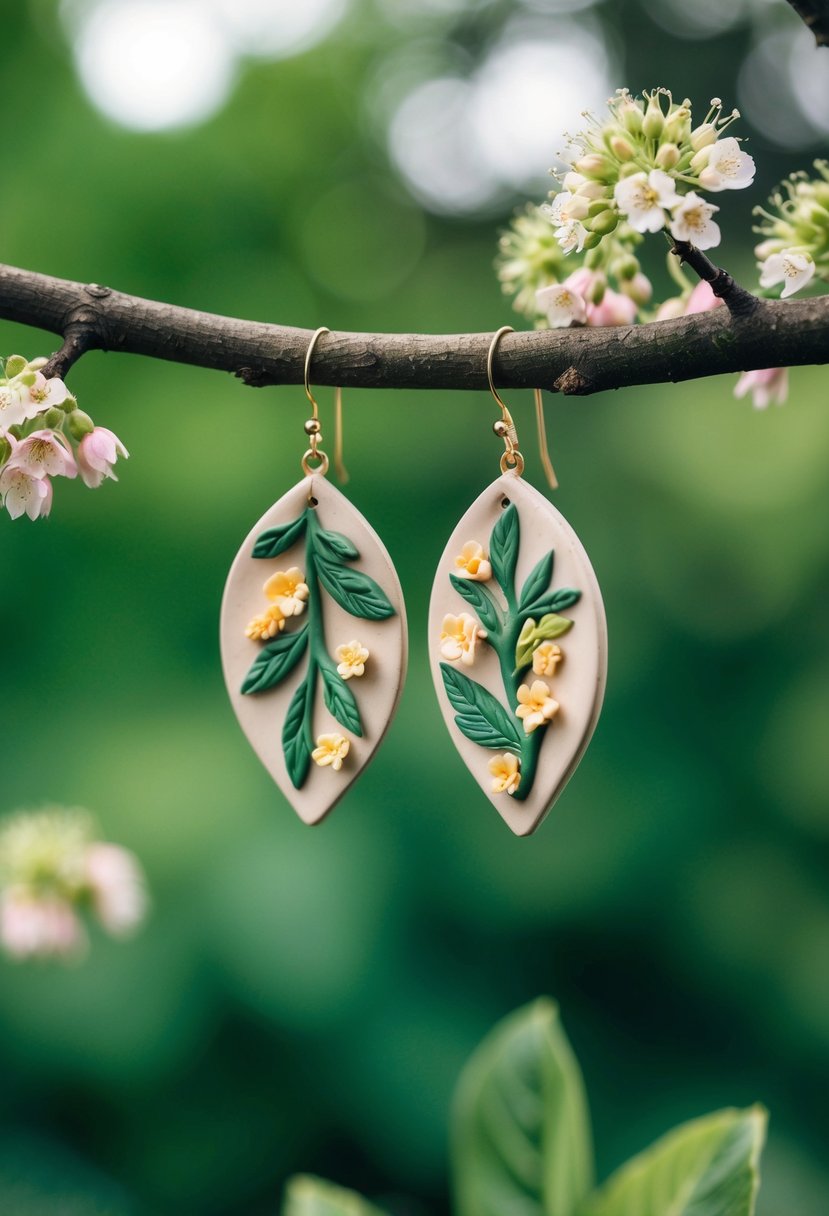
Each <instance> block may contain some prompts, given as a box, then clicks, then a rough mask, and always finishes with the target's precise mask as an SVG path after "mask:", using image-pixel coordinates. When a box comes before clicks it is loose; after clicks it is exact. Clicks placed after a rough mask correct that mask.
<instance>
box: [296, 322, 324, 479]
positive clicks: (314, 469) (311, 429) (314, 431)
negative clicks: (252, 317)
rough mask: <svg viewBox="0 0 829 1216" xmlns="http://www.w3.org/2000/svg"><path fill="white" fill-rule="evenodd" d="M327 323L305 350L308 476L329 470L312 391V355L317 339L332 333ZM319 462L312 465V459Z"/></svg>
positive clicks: (304, 465) (305, 466) (305, 465)
mask: <svg viewBox="0 0 829 1216" xmlns="http://www.w3.org/2000/svg"><path fill="white" fill-rule="evenodd" d="M330 332H331V331H330V329H328V328H327V327H326V326H325V325H321V326H320V327H319V329H317V330H315V331H314V333H313V334H312V336H311V341H310V342H309V343H308V349H307V350H306V352H305V376H304V382H305V396H306V397H307V398H308V400H309V401H310V403H311V417H310V418H309V419H308V420H307V422H306V423H305V434H306V435H308V437H309V439H310V442H311V446H310V447H309V449H308V451H307V452H306V453H305V455H304V456H303V457H302V471H303V473H304V474H305V476H306V477H310V476H311V474H312V473H319V475H320V477H324V476H325V474H326V473H327V472H328V457H327V456H326V454H325V452H323V451H322V450H321V449H320V448H319V445H320V443H321V442H322V431H321V430H320V417H319V406H318V405H317V401H316V398H315V396H314V394H313V393H312V392H311V356H312V355H313V353H314V347H315V346H316V344H317V339H318V338H320V337H321V335H322V334H328V333H330ZM312 460H313V461H315V462H317V463H316V464H314V465H313V466H312V464H311V461H312Z"/></svg>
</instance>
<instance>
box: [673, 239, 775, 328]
mask: <svg viewBox="0 0 829 1216" xmlns="http://www.w3.org/2000/svg"><path fill="white" fill-rule="evenodd" d="M671 253H673V254H675V255H676V257H678V258H679V261H680V263H686V264H687V265H688V266H690V267H691V269H692V270H693V272H694V274H696V275H698V276H699V277H700V278H701V279H704V280H705V282H706V283H709V284H710V285H711V290H712V291H713V293H714V295H715V296H719V298H720V299H721V300H722V302H723V304H725V306H726V308H727V309H728V311H729V312H730V313H731V315H732V317H750V316H751V314H752V313H753V312H754V311H755V309H756V308H757V307H758V306H759V304H760V301H759V300H758V298H757V296H755V295H752V293H751V292H750V291H746V289H745V287H741V286H740V284H739V283H738V282H737V281H736V280H735V279H733V278H732V277H731V275H730V274H729V273H728V271H727V270H723V269H722V268H721V267H719V266H715V265H714V263H713V262H712V261H711V259H710V258H709V257H708V255H707V254H705V253H703V252H702V250H701V249H697V247H696V245H692V244H691V242H690V241H677V240H674V239H673V238H671Z"/></svg>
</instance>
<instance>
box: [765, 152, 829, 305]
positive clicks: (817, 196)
mask: <svg viewBox="0 0 829 1216" xmlns="http://www.w3.org/2000/svg"><path fill="white" fill-rule="evenodd" d="M814 167H815V170H816V173H817V176H816V177H812V178H810V177H809V175H808V174H807V173H803V172H801V173H793V174H792V175H791V176H790V177H788V178H786V180H785V181H783V182H781V183H780V185H779V186H778V187H777V189H776V190H775V191H774V192H773V194H772V196H771V198H770V199H769V201H768V205H767V206H765V207H755V208H754V214H755V216H756V217H757V219H758V221H759V222H758V223H757V224H756V226H755V228H754V231H755V232H756V233H758V234H759V235H760V236H762V237H763V240H762V241H761V242H760V243H759V245H757V246H756V248H755V250H754V253H755V256H756V258H757V263H758V267H759V270H760V286H761V287H764V288H772V287H776V286H777V284H782V290H781V291H780V294H781V296H782V297H783V298H784V299H785V298H786V297H787V296H790V295H792V294H793V293H794V292H796V291H799V290H800V288H801V287H805V286H806V284H807V283H808V282H809V281H810V280H811V279H812V278H813V277H815V276H816V277H818V278H821V279H824V280H829V161H825V160H816V161H815V162H814Z"/></svg>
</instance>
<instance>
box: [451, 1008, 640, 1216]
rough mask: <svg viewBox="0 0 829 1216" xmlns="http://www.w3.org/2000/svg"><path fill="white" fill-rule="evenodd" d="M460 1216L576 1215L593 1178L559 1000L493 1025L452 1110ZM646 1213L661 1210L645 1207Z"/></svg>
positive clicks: (579, 1085) (582, 1103) (582, 1101)
mask: <svg viewBox="0 0 829 1216" xmlns="http://www.w3.org/2000/svg"><path fill="white" fill-rule="evenodd" d="M452 1172H453V1181H454V1192H455V1210H456V1213H457V1216H506V1214H507V1213H508V1214H509V1216H575V1213H576V1212H577V1211H578V1205H579V1204H580V1203H581V1201H582V1200H583V1199H584V1198H585V1196H586V1195H587V1194H589V1192H590V1190H591V1188H592V1185H593V1149H592V1141H591V1135H590V1120H589V1116H588V1111H587V1098H586V1096H585V1092H584V1083H583V1081H582V1077H581V1071H580V1070H579V1066H578V1063H577V1061H576V1058H575V1056H574V1055H573V1052H572V1049H571V1047H570V1044H569V1043H568V1041H567V1038H566V1036H565V1034H564V1031H563V1030H562V1028H561V1023H560V1022H559V1018H558V1009H557V1007H556V1005H555V1004H554V1003H553V1002H552V1001H549V1000H539V1001H534V1002H533V1004H532V1005H528V1006H527V1007H526V1008H524V1009H519V1010H518V1011H517V1012H516V1013H514V1014H512V1015H511V1016H510V1017H508V1018H505V1019H504V1021H503V1022H501V1023H500V1024H499V1025H498V1026H496V1027H495V1029H494V1030H493V1031H492V1032H491V1033H490V1034H489V1035H487V1037H486V1038H485V1039H484V1041H483V1043H482V1044H481V1045H480V1047H479V1048H478V1049H477V1051H476V1052H475V1053H474V1055H473V1056H472V1058H471V1060H470V1061H469V1063H468V1064H467V1065H466V1068H465V1069H464V1071H463V1073H462V1074H461V1079H460V1083H459V1085H458V1089H457V1092H456V1094H455V1102H454V1108H453V1112H452ZM636 1216H659V1214H657V1213H656V1212H655V1211H652V1210H651V1209H650V1208H645V1207H643V1208H642V1209H641V1210H640V1211H639V1212H637V1214H636Z"/></svg>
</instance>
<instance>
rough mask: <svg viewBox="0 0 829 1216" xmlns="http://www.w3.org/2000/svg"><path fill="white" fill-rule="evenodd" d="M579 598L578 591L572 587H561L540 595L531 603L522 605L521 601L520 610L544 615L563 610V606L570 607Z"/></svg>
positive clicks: (579, 593)
mask: <svg viewBox="0 0 829 1216" xmlns="http://www.w3.org/2000/svg"><path fill="white" fill-rule="evenodd" d="M580 599H581V592H580V591H576V590H575V589H574V588H573V587H561V588H560V589H559V590H558V591H553V592H551V593H550V594H549V595H542V596H540V597H539V598H538V599H537V600H534V601H533V602H532V603H531V604H527V605H524V603H523V601H522V604H521V612H522V613H527V614H528V615H530V616H535V617H539V616H545V615H546V614H547V613H548V612H563V611H564V609H565V608H572V607H573V605H574V604H577V603H578V602H579V600H580Z"/></svg>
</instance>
